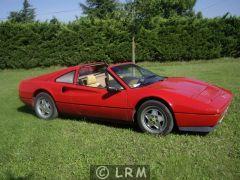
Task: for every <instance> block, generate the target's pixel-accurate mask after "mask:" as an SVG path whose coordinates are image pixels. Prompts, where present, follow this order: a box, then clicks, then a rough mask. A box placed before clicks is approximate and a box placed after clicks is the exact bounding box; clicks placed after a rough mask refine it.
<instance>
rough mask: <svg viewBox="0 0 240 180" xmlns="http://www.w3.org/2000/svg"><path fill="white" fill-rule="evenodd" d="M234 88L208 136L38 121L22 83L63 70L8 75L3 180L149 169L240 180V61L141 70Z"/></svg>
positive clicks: (1, 116) (171, 175)
mask: <svg viewBox="0 0 240 180" xmlns="http://www.w3.org/2000/svg"><path fill="white" fill-rule="evenodd" d="M141 65H142V66H144V67H146V68H149V69H150V70H152V71H154V72H156V73H158V74H161V75H165V76H187V77H192V78H197V79H200V80H204V81H207V82H209V83H213V84H216V85H219V86H222V87H224V88H227V89H230V90H231V91H232V92H233V94H234V100H233V103H232V105H231V107H230V109H229V113H228V115H227V116H226V117H225V119H224V121H223V123H222V124H221V125H220V126H219V127H218V128H217V129H216V130H215V131H214V132H212V133H210V134H208V135H207V136H200V135H197V134H186V133H179V132H174V133H171V134H169V135H168V136H165V137H160V136H154V135H149V134H144V133H140V132H138V131H136V130H135V128H133V127H132V126H131V125H120V124H111V123H103V122H101V123H97V122H94V121H92V120H91V121H89V120H85V119H81V118H67V117H60V118H58V119H55V120H51V121H43V120H40V119H38V118H37V117H36V116H35V115H34V113H33V112H32V111H31V110H29V109H27V108H26V107H24V106H23V104H22V103H21V102H20V100H19V99H18V83H19V82H20V80H22V79H24V78H27V77H30V76H36V75H39V74H43V73H46V72H51V71H54V70H56V69H58V68H59V67H50V68H36V69H30V70H22V69H21V70H2V71H0V85H1V90H0V92H1V93H0V102H1V104H0V137H1V138H0V179H2V178H12V179H14V178H18V177H26V178H33V179H42V178H48V179H88V178H89V167H90V165H91V164H147V165H150V168H151V179H176V178H178V179H239V178H240V111H239V109H240V59H231V58H225V59H217V60H210V61H191V62H171V63H157V62H156V63H155V62H154V63H150V62H144V63H141Z"/></svg>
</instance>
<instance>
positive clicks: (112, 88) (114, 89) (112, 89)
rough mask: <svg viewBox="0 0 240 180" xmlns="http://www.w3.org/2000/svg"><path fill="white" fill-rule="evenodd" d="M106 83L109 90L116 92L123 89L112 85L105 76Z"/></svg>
mask: <svg viewBox="0 0 240 180" xmlns="http://www.w3.org/2000/svg"><path fill="white" fill-rule="evenodd" d="M105 83H106V87H107V90H108V92H112V93H116V92H119V91H121V90H120V89H118V88H116V87H113V86H110V85H109V81H108V78H105Z"/></svg>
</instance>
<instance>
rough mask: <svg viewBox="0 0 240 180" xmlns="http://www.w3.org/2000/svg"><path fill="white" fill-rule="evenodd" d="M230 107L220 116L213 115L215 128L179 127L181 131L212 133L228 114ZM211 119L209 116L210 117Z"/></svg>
mask: <svg viewBox="0 0 240 180" xmlns="http://www.w3.org/2000/svg"><path fill="white" fill-rule="evenodd" d="M228 108H229V105H228V106H227V107H226V108H225V110H224V112H223V113H221V114H220V115H212V119H213V120H214V121H212V122H214V124H215V125H213V126H179V127H178V128H179V130H180V131H190V132H211V131H213V130H214V129H215V128H216V127H217V126H218V125H219V124H220V123H221V122H222V120H223V119H224V117H225V115H226V114H227V112H228ZM208 117H209V115H208ZM215 119H217V122H216V123H215Z"/></svg>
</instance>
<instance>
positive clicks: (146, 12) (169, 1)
mask: <svg viewBox="0 0 240 180" xmlns="http://www.w3.org/2000/svg"><path fill="white" fill-rule="evenodd" d="M195 3H196V0H147V1H146V0H134V1H133V0H132V1H128V3H127V4H126V6H127V7H128V8H127V9H128V10H130V11H132V10H133V8H134V10H135V16H136V17H135V18H136V20H137V21H141V22H145V23H146V22H148V21H149V20H150V19H151V18H152V17H155V16H160V17H162V18H171V17H174V16H195V13H194V10H193V7H194V5H195Z"/></svg>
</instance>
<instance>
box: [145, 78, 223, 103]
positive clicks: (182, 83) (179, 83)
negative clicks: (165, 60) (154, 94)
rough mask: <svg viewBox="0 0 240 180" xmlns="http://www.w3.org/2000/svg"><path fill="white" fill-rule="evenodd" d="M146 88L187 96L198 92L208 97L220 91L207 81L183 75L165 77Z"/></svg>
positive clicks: (196, 95) (212, 96)
mask: <svg viewBox="0 0 240 180" xmlns="http://www.w3.org/2000/svg"><path fill="white" fill-rule="evenodd" d="M148 88H153V89H156V90H166V91H168V92H173V93H174V94H175V93H177V94H180V95H184V96H187V97H198V96H199V95H200V94H203V96H205V97H207V98H209V99H212V98H214V97H215V96H216V95H217V94H218V93H219V91H220V89H219V88H218V87H215V86H212V85H210V84H208V83H205V82H202V81H199V80H194V79H190V78H184V77H180V78H178V77H171V78H166V79H164V80H163V81H159V82H157V83H154V84H151V85H150V86H148Z"/></svg>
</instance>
